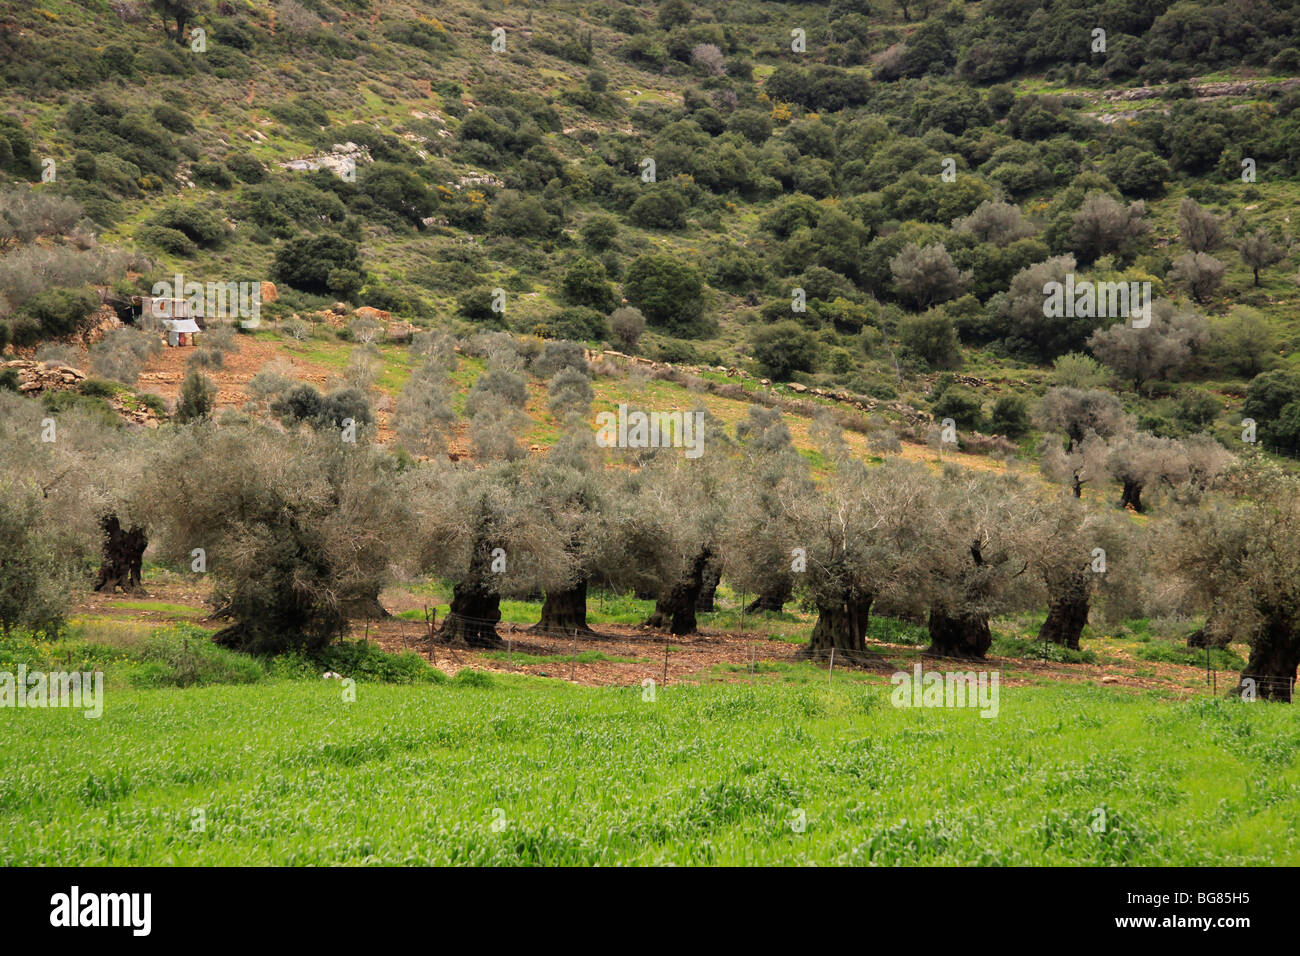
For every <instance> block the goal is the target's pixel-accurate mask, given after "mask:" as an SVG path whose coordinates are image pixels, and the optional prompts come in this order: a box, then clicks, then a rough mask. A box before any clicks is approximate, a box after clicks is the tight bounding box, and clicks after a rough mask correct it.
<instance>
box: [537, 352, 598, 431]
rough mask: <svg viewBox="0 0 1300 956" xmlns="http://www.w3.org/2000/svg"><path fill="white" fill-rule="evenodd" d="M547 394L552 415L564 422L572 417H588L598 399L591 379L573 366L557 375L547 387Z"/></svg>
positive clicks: (563, 369)
mask: <svg viewBox="0 0 1300 956" xmlns="http://www.w3.org/2000/svg"><path fill="white" fill-rule="evenodd" d="M547 393H548V395H549V402H548V405H549V407H550V410H551V414H552V415H554V416H555V417H557V418H559V419H562V420H564V419H567V418H568V417H569V416H570V415H576V416H579V417H581V416H584V415H586V414H587V413H588V412H590V411H591V403H592V401H593V400H594V399H595V397H596V392H595V390H594V389H593V388H592V387H591V378H590V377H589V376H588V375H587V374H586V373H585V372H584V371H583V370H582V369H578V368H574V367H573V366H571V365H567V366H565V367H564V368H562V369H560V370H559V371H558V372H556V373H555V375H554V377H552V379H551V381H550V382H549V383H548V385H547Z"/></svg>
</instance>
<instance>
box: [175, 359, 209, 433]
mask: <svg viewBox="0 0 1300 956" xmlns="http://www.w3.org/2000/svg"><path fill="white" fill-rule="evenodd" d="M216 404H217V386H216V385H214V384H213V383H212V379H210V378H208V377H207V376H206V375H204V374H203V373H202V372H200V371H199V370H198V369H197V368H190V370H189V371H188V372H186V373H185V378H184V379H182V380H181V392H180V397H179V398H178V399H177V400H176V414H175V418H176V421H178V422H180V423H181V424H182V425H185V424H189V423H190V422H197V421H203V420H204V419H207V418H210V417H211V416H212V410H213V409H214V408H215V407H216Z"/></svg>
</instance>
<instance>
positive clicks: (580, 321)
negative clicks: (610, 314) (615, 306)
mask: <svg viewBox="0 0 1300 956" xmlns="http://www.w3.org/2000/svg"><path fill="white" fill-rule="evenodd" d="M537 334H539V335H542V336H544V337H546V338H548V339H571V340H574V341H581V342H599V341H601V340H603V339H605V338H606V337H607V336H608V335H609V329H608V328H607V327H606V324H605V317H604V316H603V315H601V314H600V313H599V312H597V311H596V310H595V309H588V308H585V307H583V306H573V307H572V308H568V309H561V310H560V311H559V312H557V313H555V314H554V315H553V316H551V317H550V318H548V319H546V320H545V321H544V322H542V323H539V325H538V327H537Z"/></svg>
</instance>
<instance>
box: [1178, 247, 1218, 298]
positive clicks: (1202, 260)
mask: <svg viewBox="0 0 1300 956" xmlns="http://www.w3.org/2000/svg"><path fill="white" fill-rule="evenodd" d="M1223 272H1224V266H1223V263H1222V262H1220V261H1219V260H1218V259H1216V258H1214V256H1212V255H1209V254H1208V253H1204V252H1186V253H1184V254H1183V255H1181V256H1179V257H1178V258H1177V259H1175V260H1174V266H1173V268H1172V269H1170V270H1169V281H1170V282H1172V283H1174V285H1176V286H1178V287H1179V288H1181V289H1182V290H1183V291H1185V292H1186V293H1187V294H1188V295H1190V296H1191V297H1192V298H1193V299H1195V300H1196V301H1197V302H1202V303H1204V302H1208V301H1210V299H1211V298H1212V297H1213V296H1214V293H1215V290H1217V289H1218V288H1219V286H1220V284H1222V282H1223Z"/></svg>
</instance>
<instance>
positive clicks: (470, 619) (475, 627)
mask: <svg viewBox="0 0 1300 956" xmlns="http://www.w3.org/2000/svg"><path fill="white" fill-rule="evenodd" d="M493 547H494V546H493V545H492V544H491V543H490V542H488V541H485V540H482V539H480V540H479V541H478V542H477V543H476V546H475V548H474V556H473V557H472V558H470V562H469V573H468V574H467V575H465V577H464V578H462V579H461V580H460V581H458V582H456V586H455V587H454V588H453V589H452V594H451V607H450V609H449V610H448V613H447V617H446V619H445V620H444V621H443V622H442V627H440V628H438V639H439V640H440V641H442V642H443V643H446V644H455V645H459V646H465V647H500V646H501V637H500V635H499V634H497V622H498V621H500V620H501V595H500V593H499V592H498V591H497V586H496V582H495V581H494V580H493V575H492V561H491V554H492V550H493Z"/></svg>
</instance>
